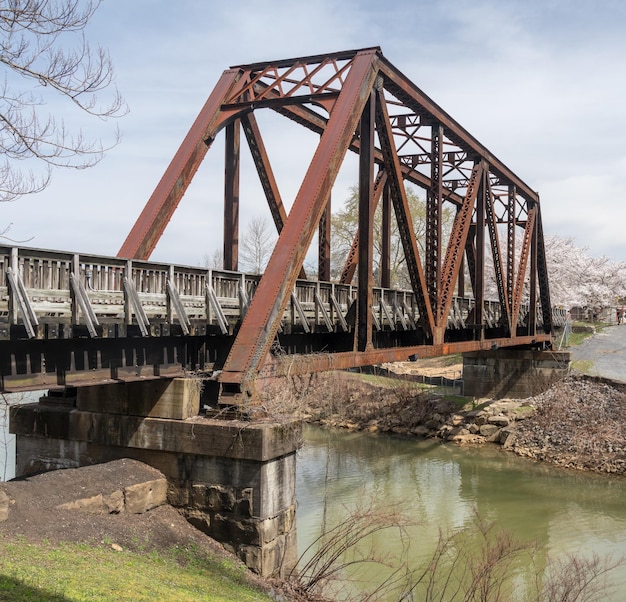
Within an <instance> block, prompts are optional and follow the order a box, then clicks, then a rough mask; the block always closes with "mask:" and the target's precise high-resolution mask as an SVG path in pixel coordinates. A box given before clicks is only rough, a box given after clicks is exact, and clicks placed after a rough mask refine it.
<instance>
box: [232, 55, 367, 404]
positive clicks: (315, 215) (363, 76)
mask: <svg viewBox="0 0 626 602" xmlns="http://www.w3.org/2000/svg"><path fill="white" fill-rule="evenodd" d="M377 61H378V58H377V54H376V51H372V50H365V51H362V52H359V53H357V54H356V55H355V56H354V58H353V60H352V65H351V68H350V71H349V73H348V75H347V77H346V80H345V82H344V84H343V88H342V90H341V93H340V95H339V98H338V99H337V101H336V103H335V106H334V108H333V111H332V113H331V114H330V118H329V120H328V125H327V127H326V129H325V131H324V133H323V134H322V137H321V138H320V142H319V145H318V147H317V150H316V151H315V154H314V156H313V159H312V161H311V163H310V165H309V168H308V170H307V173H306V175H305V177H304V180H303V182H302V185H301V187H300V190H299V191H298V194H297V195H296V198H295V200H294V203H293V206H292V208H291V211H290V215H289V219H288V220H287V222H286V223H285V227H284V228H283V231H282V232H281V234H280V236H279V238H278V242H277V243H276V247H275V248H274V252H273V253H272V256H271V258H270V260H269V263H268V265H267V267H266V269H265V272H264V274H263V276H262V277H261V280H260V281H259V285H258V287H257V290H256V292H255V294H254V297H253V298H252V301H251V303H250V307H249V309H248V312H247V313H246V316H245V317H244V319H243V322H242V324H241V328H240V329H239V333H238V335H237V339H236V341H235V343H234V344H233V346H232V348H231V350H230V353H229V355H228V357H227V359H226V362H225V364H224V367H223V371H222V373H221V375H220V380H221V382H222V384H223V385H224V384H234V385H240V386H241V388H242V393H243V392H247V393H248V394H250V395H251V394H253V389H254V383H253V382H252V381H253V379H254V376H255V375H256V373H257V372H258V370H259V368H260V367H261V364H262V363H263V361H264V360H265V357H266V355H267V353H268V351H269V349H270V346H271V344H272V342H273V340H274V337H275V336H276V333H277V332H278V328H279V326H280V319H281V316H282V313H283V311H284V309H285V307H286V306H287V303H288V302H289V299H290V297H291V293H292V291H293V287H294V285H295V282H296V279H297V275H298V272H299V271H300V268H301V267H302V264H303V261H304V258H305V256H306V252H307V250H308V248H309V245H310V244H311V240H312V237H313V235H314V232H315V229H316V228H317V227H318V224H319V221H320V218H321V215H322V212H323V211H324V208H325V204H326V201H327V199H328V195H329V194H330V191H331V188H332V185H333V183H334V181H335V178H336V176H337V173H338V172H339V169H340V167H341V163H342V161H343V158H344V156H345V153H346V151H347V148H348V145H349V143H350V141H351V140H352V137H353V136H354V132H355V131H356V127H357V124H358V123H359V120H360V118H361V114H362V113H363V108H364V106H365V103H366V102H367V99H368V98H369V92H370V90H371V89H372V86H373V83H374V79H375V77H376V74H377V69H376V63H377ZM243 389H246V391H244V390H243Z"/></svg>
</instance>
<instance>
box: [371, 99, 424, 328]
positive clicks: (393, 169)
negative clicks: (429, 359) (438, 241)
mask: <svg viewBox="0 0 626 602" xmlns="http://www.w3.org/2000/svg"><path fill="white" fill-rule="evenodd" d="M378 96H379V99H380V102H378V103H376V125H377V129H378V138H379V140H380V145H381V147H382V153H383V158H384V161H385V170H386V171H387V174H388V176H387V180H388V182H389V189H390V191H391V200H392V204H393V208H394V212H395V215H396V222H397V224H398V231H399V232H400V239H401V241H402V247H403V250H404V256H405V258H406V266H407V270H408V272H409V278H410V279H411V286H412V288H413V292H414V293H415V296H416V298H417V305H418V308H419V320H420V324H421V326H422V328H423V329H424V332H425V333H426V336H427V337H429V338H430V337H431V336H432V335H433V332H434V328H435V318H434V315H433V308H432V305H431V303H430V297H429V294H428V289H427V287H426V279H425V276H424V270H423V268H422V262H421V260H420V253H419V248H418V246H417V241H416V239H415V228H414V227H413V219H412V217H411V211H410V208H409V202H408V199H407V196H406V190H405V189H404V181H403V179H402V170H401V167H400V160H399V158H398V154H397V152H396V149H395V145H394V144H393V134H392V131H391V123H390V121H389V113H388V112H387V105H386V104H385V102H384V99H383V94H382V91H381V90H379V91H378Z"/></svg>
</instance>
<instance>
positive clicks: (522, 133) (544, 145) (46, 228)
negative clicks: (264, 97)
mask: <svg viewBox="0 0 626 602" xmlns="http://www.w3.org/2000/svg"><path fill="white" fill-rule="evenodd" d="M270 6H271V8H270ZM87 34H88V37H89V39H90V40H91V41H92V42H93V43H94V44H96V43H97V44H100V45H102V46H104V47H106V48H108V50H109V52H110V54H111V57H112V59H113V61H114V64H115V69H116V78H117V84H118V87H119V89H120V91H121V93H122V94H123V96H124V98H125V100H126V102H127V103H128V106H129V109H130V112H129V113H128V115H126V116H125V117H124V118H122V119H120V120H118V123H119V127H120V128H121V131H122V134H123V139H122V142H121V143H120V144H119V145H118V146H117V147H115V148H114V149H113V150H111V151H110V152H109V153H108V155H107V157H106V158H105V160H104V161H103V162H102V163H100V164H99V165H98V166H96V167H94V168H92V169H89V170H85V171H74V170H71V171H65V172H61V171H57V172H55V174H54V180H53V183H52V184H51V186H50V187H49V188H48V189H47V190H45V191H44V192H43V193H40V194H38V195H36V196H33V197H30V198H25V199H21V200H19V201H16V202H14V203H8V204H4V205H2V215H3V217H2V223H3V224H5V223H12V224H13V226H12V230H11V233H10V234H11V236H12V237H13V238H15V239H20V240H26V239H31V240H29V241H28V242H27V243H25V244H26V245H27V246H33V247H42V248H52V249H59V250H67V251H77V252H89V253H98V254H105V255H115V254H116V253H117V251H118V249H119V247H120V246H121V244H122V242H123V241H124V239H125V237H126V235H127V234H128V232H129V230H130V228H131V227H132V225H133V223H134V221H135V219H136V218H137V216H138V215H139V213H140V211H141V210H142V208H143V206H144V205H145V203H146V201H147V200H148V198H149V197H150V194H151V193H152V191H153V189H154V187H155V186H156V184H157V183H158V181H159V179H160V177H161V176H162V174H163V172H164V170H165V168H166V167H167V165H168V163H169V161H170V160H171V158H172V157H173V155H174V153H175V152H176V150H177V148H178V146H179V144H180V142H181V141H182V139H183V137H184V136H185V134H186V133H187V131H188V129H189V127H190V125H191V123H192V122H193V121H194V119H195V118H196V116H197V114H198V112H199V110H200V108H201V107H202V105H203V104H204V101H205V100H206V98H207V97H208V95H209V94H210V92H211V90H212V89H213V86H214V85H215V83H216V82H217V80H218V78H219V76H220V75H221V73H222V71H224V70H225V69H227V68H228V67H229V66H231V65H237V64H243V63H253V62H258V61H264V60H272V59H279V58H291V57H297V56H303V55H310V54H319V53H324V52H335V51H340V50H349V49H355V48H364V47H370V46H380V47H381V48H382V51H383V54H384V55H385V57H386V58H387V60H389V61H390V62H391V63H392V64H393V65H395V66H396V67H397V68H398V69H399V70H400V71H402V72H403V73H404V74H405V75H406V76H407V77H409V79H411V80H412V81H413V82H414V83H415V84H417V85H418V86H419V87H420V88H421V89H422V90H423V91H424V92H425V93H426V94H427V95H428V96H430V97H431V98H432V99H433V100H434V101H435V102H437V103H438V104H439V105H440V106H442V107H443V108H444V109H445V110H446V111H447V112H448V113H449V114H450V115H451V116H452V117H454V118H455V119H456V120H457V121H458V122H460V123H461V124H462V125H463V126H464V127H465V128H466V129H467V130H469V132H470V133H471V134H472V135H474V136H475V137H476V138H477V139H478V140H479V141H480V142H481V143H482V144H483V145H485V146H486V147H487V148H488V149H489V150H490V151H492V152H493V153H494V154H495V155H496V156H497V157H498V158H499V159H500V160H501V161H503V162H504V163H505V164H506V165H507V166H508V167H510V168H511V169H512V170H513V171H514V172H515V173H516V174H517V175H518V176H520V177H521V178H522V179H523V180H524V181H525V182H527V183H528V184H529V185H530V186H531V187H532V188H533V189H535V190H537V191H539V194H540V195H541V204H542V212H543V216H544V230H545V232H546V233H547V234H559V235H561V236H572V237H574V239H575V241H576V244H577V245H578V246H581V247H588V249H589V252H590V253H591V254H593V255H608V256H609V257H611V258H612V259H614V260H616V261H626V236H624V234H623V232H624V231H625V230H626V204H624V200H625V199H626V145H625V144H624V142H625V140H626V110H625V101H624V94H625V92H626V73H625V71H626V2H623V0H519V1H518V0H471V1H463V0H395V1H394V2H393V3H392V2H380V1H370V0H360V1H359V0H335V1H333V0H316V1H315V2H311V1H310V0H307V1H298V0H274V1H273V2H271V3H269V2H267V1H266V0H231V1H230V2H214V1H213V0H209V1H208V2H207V0H177V2H171V1H170V0H167V1H166V0H132V2H123V1H122V0H105V2H104V3H103V4H102V6H101V7H100V9H99V10H98V12H97V13H96V15H95V17H94V19H93V22H92V23H91V25H90V27H89V29H88V32H87ZM259 119H260V116H259ZM70 125H71V124H70ZM269 125H270V126H271V127H272V130H273V131H271V132H270V131H266V130H263V133H264V136H265V137H266V142H267V144H268V151H269V152H270V160H271V161H272V164H273V167H274V169H275V170H276V172H277V178H278V184H279V188H280V190H281V193H282V196H283V198H284V200H285V202H286V204H287V205H289V204H290V202H291V200H293V196H294V195H295V193H296V192H297V188H298V185H299V183H300V175H299V172H298V170H299V169H302V170H303V169H305V168H306V167H307V165H308V162H309V158H310V154H311V152H312V149H313V145H314V143H315V142H316V141H315V140H313V139H311V134H310V133H307V132H301V131H300V129H299V128H297V126H296V128H295V129H294V126H293V124H291V123H290V122H289V125H288V126H287V127H288V130H285V131H282V129H278V128H277V127H276V126H275V125H274V122H273V121H272V122H271V123H270V124H269ZM272 134H274V135H276V136H277V141H276V142H272V143H270V141H269V138H270V136H271V135H272ZM300 136H304V138H303V139H302V140H300V138H299V137H300ZM220 142H222V140H221V139H220V138H218V140H217V141H216V142H215V144H214V146H213V147H212V148H211V149H210V150H209V153H208V154H207V158H206V160H205V162H204V164H203V165H202V166H201V169H200V172H199V175H198V176H197V178H196V180H197V181H194V184H193V186H192V187H191V188H190V190H189V191H188V193H187V195H186V196H185V197H184V198H183V200H182V202H181V205H180V206H179V208H178V210H177V211H176V213H175V216H174V218H173V219H172V221H171V222H170V225H169V226H168V228H167V230H166V232H165V235H164V236H163V238H162V239H161V242H160V243H159V245H158V246H157V248H156V250H155V252H154V253H153V255H152V259H155V260H158V261H164V262H172V263H183V264H189V265H199V264H200V263H201V262H202V260H203V256H204V255H205V254H207V253H211V252H212V251H213V250H214V249H217V248H220V247H221V244H222V233H221V216H222V197H223V175H222V169H223V144H221V143H220ZM299 166H301V167H299ZM244 167H245V165H244ZM352 177H353V175H352V174H351V173H350V172H348V173H346V174H344V175H343V176H342V179H341V180H340V181H339V182H338V183H337V186H336V187H335V190H334V192H333V202H334V203H339V202H340V201H341V199H342V197H345V196H347V194H348V187H349V186H350V185H351V184H353V183H354V182H355V180H353V179H352ZM281 178H282V179H281ZM256 179H257V176H256V172H254V170H252V171H250V170H248V171H247V172H246V173H244V174H243V183H242V197H243V196H244V195H246V198H242V204H243V206H242V216H241V220H242V229H245V225H246V223H247V222H248V221H250V220H251V219H252V218H254V217H255V216H257V215H259V216H262V215H265V214H267V215H268V216H269V213H268V210H267V208H266V203H265V202H264V199H263V198H262V197H260V196H259V195H261V194H262V193H261V190H260V188H259V187H258V184H257V183H256V181H255V180H256Z"/></svg>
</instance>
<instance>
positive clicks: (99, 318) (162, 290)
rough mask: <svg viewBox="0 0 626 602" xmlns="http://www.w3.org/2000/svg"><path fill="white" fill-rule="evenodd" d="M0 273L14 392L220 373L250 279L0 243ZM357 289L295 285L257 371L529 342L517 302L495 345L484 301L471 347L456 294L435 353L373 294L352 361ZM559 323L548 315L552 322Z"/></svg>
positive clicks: (411, 304)
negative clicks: (511, 328) (508, 333)
mask: <svg viewBox="0 0 626 602" xmlns="http://www.w3.org/2000/svg"><path fill="white" fill-rule="evenodd" d="M0 278H1V281H2V282H5V283H6V285H5V286H1V287H0V377H1V379H2V382H1V388H2V390H3V391H16V390H26V389H38V388H42V387H50V386H58V385H61V386H62V385H81V384H95V383H101V382H110V381H115V380H129V379H136V378H155V377H170V376H175V375H182V374H184V373H185V372H188V371H213V370H219V369H220V368H221V366H222V365H223V362H224V359H225V357H226V355H227V354H228V351H229V350H230V347H231V346H232V342H233V340H234V336H235V334H236V332H237V329H238V327H239V325H240V323H241V320H242V317H243V316H244V315H245V313H246V310H247V308H248V306H249V303H250V301H251V299H252V298H253V296H254V293H255V291H256V287H257V285H258V282H259V279H260V276H257V275H250V274H243V273H238V272H231V271H224V270H207V269H203V268H197V267H196V268H194V267H189V266H176V265H167V264H162V263H156V262H148V261H137V260H132V261H130V260H123V259H119V258H116V257H103V256H94V255H84V254H75V253H65V252H60V251H46V250H41V249H28V248H17V247H2V248H0ZM357 292H358V290H357V287H356V286H352V285H342V284H336V283H330V282H318V281H308V280H298V281H297V282H296V285H295V288H294V291H293V294H292V296H291V302H290V304H289V306H288V307H287V309H286V310H285V311H284V312H283V316H282V319H281V326H280V330H279V333H278V336H277V339H276V341H275V343H274V346H273V348H272V352H271V357H270V358H268V360H269V361H268V362H267V366H266V367H265V368H264V371H262V373H261V376H263V375H275V374H279V373H280V371H281V368H280V366H281V363H283V364H284V360H285V358H286V357H288V358H289V361H290V365H291V371H292V373H294V371H295V370H298V371H315V370H325V369H329V368H332V367H350V366H355V365H366V364H370V363H380V362H384V361H393V359H407V358H408V356H409V355H412V354H418V355H420V356H422V357H424V356H428V355H437V354H442V353H455V352H459V351H470V350H475V349H480V348H491V347H493V346H494V345H497V346H507V345H508V346H510V345H511V344H524V343H529V342H530V341H529V340H527V337H526V336H525V333H524V330H525V321H526V318H527V313H528V306H525V307H524V308H523V311H521V312H520V317H519V320H518V330H519V335H520V338H514V339H506V340H504V339H503V333H502V329H501V321H502V311H501V307H500V304H499V303H498V302H493V301H487V302H485V303H484V316H485V321H486V325H487V329H486V333H487V338H485V339H484V340H482V341H481V340H476V336H475V335H476V331H475V328H474V327H473V326H472V316H473V310H474V306H475V302H474V299H472V298H458V297H456V298H455V299H454V303H453V304H452V306H451V310H450V314H449V316H448V331H447V332H448V335H447V341H446V343H445V347H441V346H439V347H436V346H433V345H428V344H425V341H423V340H421V339H420V328H419V326H418V325H419V310H418V307H417V304H416V301H415V296H414V294H413V292H412V291H406V290H393V289H385V288H374V289H373V302H372V306H371V313H372V320H373V325H374V330H375V332H374V336H373V339H374V349H372V350H371V352H370V353H369V354H355V353H353V342H352V340H353V337H352V333H353V330H354V327H355V317H354V313H355V312H354V308H355V301H356V297H357ZM562 317H563V316H562V315H561V314H560V313H559V312H555V314H554V321H555V323H557V324H558V322H559V320H560V319H562ZM537 318H538V320H539V323H540V320H541V312H539V313H538V316H537ZM548 338H549V337H543V338H539V337H532V339H534V341H535V343H540V342H541V341H543V340H548ZM296 358H298V361H296V362H295V366H294V360H295V359H296Z"/></svg>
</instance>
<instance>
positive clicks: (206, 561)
mask: <svg viewBox="0 0 626 602" xmlns="http://www.w3.org/2000/svg"><path fill="white" fill-rule="evenodd" d="M244 573H245V570H244V569H243V568H242V567H241V566H238V565H236V564H235V563H231V562H228V561H222V560H219V561H218V560H214V559H211V558H208V557H207V555H206V554H204V553H201V552H198V551H197V550H195V549H193V548H190V549H184V550H183V549H172V550H170V551H168V552H166V553H156V552H152V553H150V554H147V555H142V554H135V553H132V552H129V551H121V552H117V551H115V550H113V549H110V548H107V547H104V546H93V545H86V544H68V543H66V544H61V545H50V544H47V543H42V544H32V543H26V542H24V541H11V542H8V543H5V544H4V545H3V546H2V549H1V550H0V600H11V601H12V602H69V601H72V602H73V601H77V602H78V601H81V602H82V601H85V602H86V601H89V602H109V601H116V602H122V601H129V602H130V601H132V602H142V601H146V602H148V601H150V602H152V601H154V600H159V602H199V601H211V602H222V601H223V602H231V601H232V600H238V601H242V602H247V601H260V602H263V601H266V600H267V601H269V600H271V598H270V597H269V596H267V595H266V594H264V593H262V592H260V591H259V590H256V589H254V588H253V587H251V586H250V585H249V584H247V583H246V581H245V579H244Z"/></svg>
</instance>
